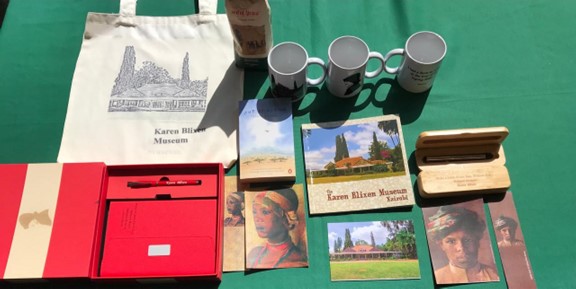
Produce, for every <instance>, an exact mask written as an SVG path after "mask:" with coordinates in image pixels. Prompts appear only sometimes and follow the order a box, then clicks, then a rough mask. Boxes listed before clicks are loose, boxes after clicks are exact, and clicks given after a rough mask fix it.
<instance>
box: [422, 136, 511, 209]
mask: <svg viewBox="0 0 576 289" xmlns="http://www.w3.org/2000/svg"><path fill="white" fill-rule="evenodd" d="M508 134H509V132H508V129H507V128H506V127H487V128H472V129H455V130H438V131H426V132H422V133H421V134H420V135H419V136H418V140H417V141H416V152H415V156H416V163H417V164H418V168H419V169H420V173H419V174H418V188H419V192H420V195H421V196H422V197H423V198H434V197H445V196H452V195H466V194H481V193H495V192H504V191H506V189H508V188H509V187H510V177H509V175H508V170H507V169H506V167H505V166H504V165H505V163H506V157H505V156H504V148H503V147H502V142H503V141H504V139H505V138H506V137H507V136H508Z"/></svg>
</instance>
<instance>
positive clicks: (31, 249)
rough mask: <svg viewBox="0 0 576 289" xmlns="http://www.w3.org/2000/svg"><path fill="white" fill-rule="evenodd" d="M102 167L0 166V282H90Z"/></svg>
mask: <svg viewBox="0 0 576 289" xmlns="http://www.w3.org/2000/svg"><path fill="white" fill-rule="evenodd" d="M104 172H105V165H104V164H103V163H78V164H11V165H0V190H1V191H0V204H1V209H0V232H1V234H0V279H4V280H17V279H56V278H89V277H90V266H91V260H92V249H93V246H94V236H95V230H96V228H97V226H96V225H97V221H98V220H97V219H98V212H99V210H98V208H99V203H100V198H101V194H102V189H101V185H102V179H103V174H104Z"/></svg>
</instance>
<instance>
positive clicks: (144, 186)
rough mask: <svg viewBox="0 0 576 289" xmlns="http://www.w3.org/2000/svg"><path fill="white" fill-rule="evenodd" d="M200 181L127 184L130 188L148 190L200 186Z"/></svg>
mask: <svg viewBox="0 0 576 289" xmlns="http://www.w3.org/2000/svg"><path fill="white" fill-rule="evenodd" d="M201 184H202V181H201V180H177V181H137V182H128V187H130V188H135V189H137V188H150V187H169V186H197V185H201Z"/></svg>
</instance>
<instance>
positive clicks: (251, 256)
mask: <svg viewBox="0 0 576 289" xmlns="http://www.w3.org/2000/svg"><path fill="white" fill-rule="evenodd" d="M299 191H300V195H298V194H297V193H296V191H295V190H294V189H292V188H286V189H278V190H267V191H259V192H246V205H247V206H249V208H247V210H246V212H247V214H246V220H247V223H246V252H247V256H246V268H250V269H273V268H291V267H306V266H308V254H307V248H306V223H305V220H304V214H303V205H302V200H303V196H302V193H301V192H302V190H299Z"/></svg>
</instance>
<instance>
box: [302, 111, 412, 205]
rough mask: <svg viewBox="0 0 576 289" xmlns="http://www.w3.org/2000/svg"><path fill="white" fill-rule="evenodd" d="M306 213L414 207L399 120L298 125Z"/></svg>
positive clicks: (368, 119) (385, 117)
mask: <svg viewBox="0 0 576 289" xmlns="http://www.w3.org/2000/svg"><path fill="white" fill-rule="evenodd" d="M302 138H303V146H304V163H305V167H306V185H307V191H308V202H309V210H310V214H325V213H336V212H348V211H361V210H371V209H380V208H390V207H401V206H411V205H414V192H413V190H412V184H411V181H410V175H409V172H408V163H407V160H406V150H405V147H404V138H403V136H402V128H401V126H400V118H399V117H398V116H395V115H384V116H378V117H371V118H364V119H358V120H348V121H345V122H328V123H318V124H303V125H302Z"/></svg>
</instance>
